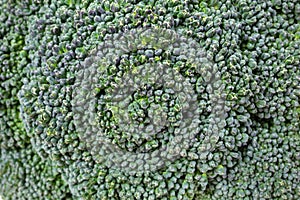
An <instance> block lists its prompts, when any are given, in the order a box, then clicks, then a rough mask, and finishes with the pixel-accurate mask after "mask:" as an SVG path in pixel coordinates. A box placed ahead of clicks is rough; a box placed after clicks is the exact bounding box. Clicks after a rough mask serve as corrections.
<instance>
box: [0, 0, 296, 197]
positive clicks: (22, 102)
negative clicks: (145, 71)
mask: <svg viewBox="0 0 300 200" xmlns="http://www.w3.org/2000/svg"><path fill="white" fill-rule="evenodd" d="M0 10H1V12H0V41H1V42H0V118H1V120H0V146H1V148H0V153H1V159H0V183H1V187H0V195H1V196H3V198H4V199H78V198H81V199H174V200H175V199H300V174H299V172H300V163H299V162H300V124H299V122H300V105H299V98H300V87H299V85H300V67H299V66H300V62H299V60H300V49H299V47H300V24H299V21H300V5H299V2H298V1H297V0H269V1H265V0H260V1H253V0H248V1H246V0H239V1H220V2H219V1H201V2H199V1H193V0H190V1H189V0H186V1H179V0H167V1H165V0H157V1H148V0H147V1H146V0H145V1H129V0H128V1H127V0H125V1H102V0H101V1H100V0H99V1H89V0H86V1H75V0H68V1H43V2H42V1H37V0H33V1H8V0H7V1H4V0H1V1H0ZM139 27H144V28H145V27H159V28H165V29H172V30H174V31H176V32H178V33H180V34H182V35H183V36H185V37H189V38H193V40H195V41H197V42H198V43H199V45H200V46H201V47H203V48H204V49H205V51H206V52H207V57H208V59H210V60H211V61H212V62H213V63H214V66H215V67H216V68H217V69H218V71H219V72H220V74H221V80H222V82H223V84H224V85H225V88H224V90H223V91H224V93H226V105H225V108H224V110H225V111H226V125H225V127H224V129H222V131H220V134H219V135H220V138H219V140H218V141H217V143H216V145H215V148H214V150H213V151H211V152H209V153H208V154H207V155H205V156H204V155H203V154H202V151H200V147H201V134H202V132H201V131H202V130H204V129H205V122H206V121H205V120H207V118H208V117H209V115H210V112H211V110H210V109H209V105H210V101H209V98H208V93H209V92H208V91H209V88H208V85H207V84H205V81H203V79H204V77H205V76H203V74H202V75H201V74H198V73H196V72H195V71H193V70H192V69H191V68H190V67H189V66H190V65H189V64H188V63H186V60H185V59H183V58H182V57H180V56H178V55H176V53H174V52H165V51H162V52H159V50H158V52H154V50H153V49H140V50H139V51H137V52H131V53H128V54H127V55H124V56H122V57H121V58H119V62H116V66H117V68H116V69H115V71H112V72H108V74H109V76H110V77H112V78H111V79H108V80H106V83H105V84H106V86H107V87H108V86H109V85H110V84H113V83H114V82H116V78H117V74H118V73H125V72H127V71H126V70H128V69H129V70H130V69H132V68H133V66H137V65H141V64H143V63H147V62H152V60H153V59H154V60H155V61H157V62H167V63H169V65H170V67H174V68H176V69H180V70H179V72H180V73H181V74H182V76H184V77H186V78H187V79H189V80H190V83H191V84H192V85H194V86H195V93H196V94H197V96H198V101H199V110H201V116H202V118H201V119H200V120H202V123H201V126H200V127H199V128H200V129H199V134H198V135H197V136H196V138H197V139H198V140H197V141H198V142H196V143H194V144H193V146H192V147H191V148H190V149H189V150H188V152H183V153H182V155H185V154H187V156H182V157H181V158H179V159H177V160H175V161H174V162H172V163H170V164H169V165H167V166H165V167H164V168H161V169H159V170H157V171H154V172H149V173H145V174H138V173H136V174H128V173H125V172H122V171H120V170H116V169H112V168H108V167H107V166H106V165H103V164H102V163H96V162H95V161H94V160H93V158H92V155H91V153H90V151H89V150H88V148H87V147H86V145H85V143H84V142H83V141H82V140H80V136H79V133H78V132H77V131H76V127H75V125H74V112H73V110H72V106H71V99H72V86H73V85H74V83H75V79H76V77H75V76H76V72H78V71H79V70H80V69H81V68H82V65H81V63H82V62H83V61H85V59H86V58H87V57H88V55H89V54H90V52H91V51H92V50H94V49H95V48H96V47H97V46H98V45H99V44H101V43H102V42H103V41H104V40H105V37H106V36H107V35H110V34H113V33H118V32H125V31H126V30H131V29H135V28H139ZM153 52H154V54H153ZM104 82H105V81H104ZM105 89H106V88H105ZM154 89H155V91H157V90H159V89H158V88H154ZM106 91H108V90H106ZM155 91H153V93H151V92H150V96H149V97H151V96H153V97H154V99H155V101H156V103H158V101H160V100H161V102H162V105H164V106H166V107H167V108H166V109H167V110H172V108H171V107H169V104H163V101H164V100H163V97H164V98H165V96H163V93H164V94H167V92H166V91H158V92H155ZM137 93H138V92H137ZM160 93H161V94H160ZM105 95H109V94H107V93H105V92H99V94H98V97H99V101H100V100H101V98H104V97H105ZM153 97H152V98H153ZM143 98H146V97H145V94H143V91H141V93H140V94H137V95H136V96H135V100H134V102H133V105H135V106H133V109H132V110H130V113H132V117H133V118H134V119H136V120H139V122H140V123H143V122H144V120H143V114H141V115H136V114H135V113H143V112H144V111H145V110H143V109H142V107H143V105H141V101H140V100H141V99H143ZM172 98H173V97H172V95H171V97H170V99H172ZM146 107H147V106H146ZM148 111H149V109H148ZM97 112H98V113H99V116H102V118H101V122H103V124H99V126H103V127H105V128H107V129H108V130H110V129H111V130H113V129H114V126H115V124H114V118H113V116H112V115H111V112H110V110H105V109H100V108H99V110H98V111H97ZM170 116H171V115H170ZM140 118H142V119H140ZM118 134H119V132H113V131H112V132H111V133H110V134H108V135H109V136H108V138H109V139H111V140H112V141H115V142H116V144H118V145H119V146H120V148H122V149H124V150H126V151H129V150H130V149H131V148H135V147H136V146H138V145H141V144H139V143H138V142H137V143H133V141H134V139H132V138H131V137H130V136H128V137H125V138H123V139H122V140H119V138H120V137H118ZM170 137H172V132H168V131H165V132H163V133H162V137H160V138H156V140H154V142H153V141H152V143H149V144H147V145H150V147H149V148H151V145H152V147H153V146H155V145H162V144H164V142H167V141H168V138H170ZM145 148H146V147H145ZM153 148H154V147H153ZM146 149H147V148H146Z"/></svg>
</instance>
